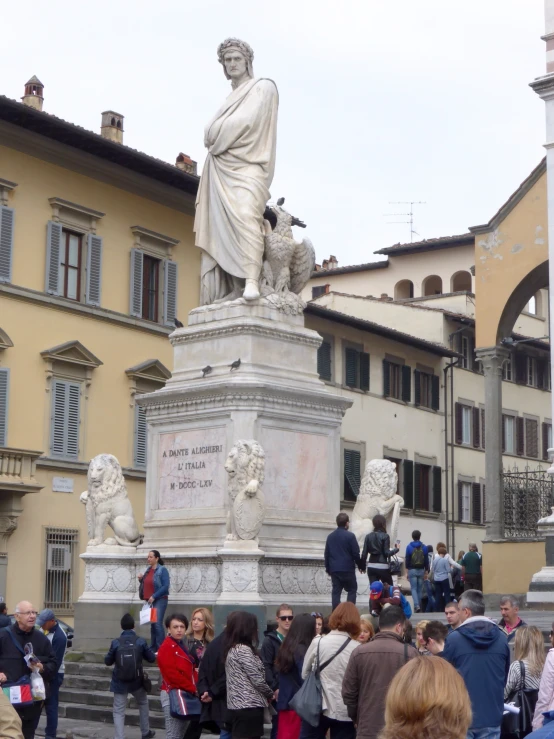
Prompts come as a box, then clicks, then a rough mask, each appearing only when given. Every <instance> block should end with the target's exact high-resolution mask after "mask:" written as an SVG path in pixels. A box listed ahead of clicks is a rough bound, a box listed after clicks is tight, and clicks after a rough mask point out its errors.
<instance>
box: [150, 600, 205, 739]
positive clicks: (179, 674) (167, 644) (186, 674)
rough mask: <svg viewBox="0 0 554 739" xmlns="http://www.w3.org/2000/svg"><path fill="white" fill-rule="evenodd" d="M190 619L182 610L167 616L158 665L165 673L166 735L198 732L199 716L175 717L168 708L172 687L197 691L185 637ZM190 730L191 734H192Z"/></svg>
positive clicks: (177, 737) (172, 738)
mask: <svg viewBox="0 0 554 739" xmlns="http://www.w3.org/2000/svg"><path fill="white" fill-rule="evenodd" d="M188 625H189V624H188V619H187V617H186V616H185V615H184V614H182V613H173V614H171V616H168V617H167V618H166V619H165V627H166V629H167V630H168V632H169V635H168V636H167V637H166V638H165V640H164V641H163V643H162V645H161V647H160V648H159V650H158V667H159V668H160V673H161V676H162V687H161V693H160V701H161V704H162V707H163V710H164V714H165V731H166V739H183V737H184V736H185V734H186V735H187V736H191V735H196V734H197V733H198V720H199V718H200V717H198V718H197V719H191V720H190V721H183V720H182V719H177V718H172V716H171V713H170V711H169V691H170V690H171V689H172V688H179V689H180V690H186V691H187V692H188V693H194V694H196V675H197V673H196V670H195V667H196V665H195V662H194V658H193V657H192V655H191V654H190V653H189V652H188V651H187V648H186V646H185V642H184V638H185V631H186V630H187V628H188ZM189 731H190V734H189Z"/></svg>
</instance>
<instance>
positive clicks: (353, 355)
mask: <svg viewBox="0 0 554 739" xmlns="http://www.w3.org/2000/svg"><path fill="white" fill-rule="evenodd" d="M344 384H345V385H346V386H347V387H351V388H358V389H359V390H369V354H366V353H365V352H362V351H359V350H358V349H353V348H352V347H349V346H347V347H345V349H344Z"/></svg>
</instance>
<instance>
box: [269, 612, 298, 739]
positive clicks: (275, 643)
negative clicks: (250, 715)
mask: <svg viewBox="0 0 554 739" xmlns="http://www.w3.org/2000/svg"><path fill="white" fill-rule="evenodd" d="M275 615H276V617H277V629H276V630H274V631H266V632H265V639H264V640H263V643H262V648H261V656H262V662H263V663H264V668H265V679H266V682H267V684H268V685H269V686H270V687H271V688H273V690H274V691H275V702H277V700H278V697H279V673H278V671H277V668H276V666H275V660H276V659H277V654H278V652H279V649H280V648H281V644H282V643H283V641H284V640H285V636H286V635H287V634H288V632H289V629H290V626H291V624H292V620H293V618H294V614H293V612H292V608H291V607H290V606H289V605H288V603H281V605H280V606H279V608H277V613H276V614H275ZM277 722H278V715H275V716H273V718H272V721H271V739H276V737H277Z"/></svg>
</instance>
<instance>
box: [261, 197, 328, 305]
mask: <svg viewBox="0 0 554 739" xmlns="http://www.w3.org/2000/svg"><path fill="white" fill-rule="evenodd" d="M284 202H285V198H279V200H278V201H277V205H268V206H267V207H266V209H265V212H264V229H265V238H264V241H265V248H264V261H263V268H262V279H261V287H262V292H263V293H265V294H268V293H273V292H274V293H281V294H282V293H295V294H296V295H299V294H300V293H301V292H302V290H303V289H304V287H305V286H306V285H307V284H308V280H309V279H310V275H311V274H312V272H313V270H314V267H315V250H314V247H313V245H312V242H311V241H310V239H303V240H302V241H295V240H294V236H293V233H292V226H300V228H306V224H305V223H303V222H302V221H301V220H300V219H298V218H295V217H294V216H292V215H291V214H290V213H288V212H287V211H286V210H285V209H284V208H283V207H282V206H283V204H284Z"/></svg>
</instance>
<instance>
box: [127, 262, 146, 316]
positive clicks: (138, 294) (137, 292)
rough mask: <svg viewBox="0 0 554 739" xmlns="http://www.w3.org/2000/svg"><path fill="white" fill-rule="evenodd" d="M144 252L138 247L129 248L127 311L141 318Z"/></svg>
mask: <svg viewBox="0 0 554 739" xmlns="http://www.w3.org/2000/svg"><path fill="white" fill-rule="evenodd" d="M143 262H144V253H143V252H141V251H140V249H131V280H130V297H129V300H130V305H129V313H130V314H131V315H132V316H137V317H138V318H142V265H143Z"/></svg>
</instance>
